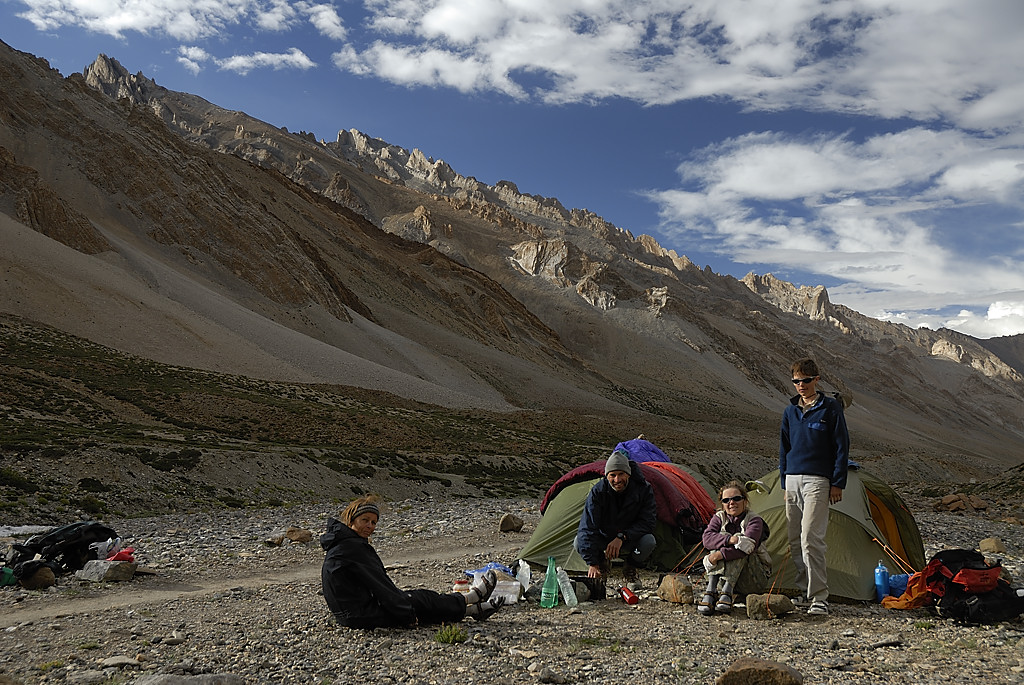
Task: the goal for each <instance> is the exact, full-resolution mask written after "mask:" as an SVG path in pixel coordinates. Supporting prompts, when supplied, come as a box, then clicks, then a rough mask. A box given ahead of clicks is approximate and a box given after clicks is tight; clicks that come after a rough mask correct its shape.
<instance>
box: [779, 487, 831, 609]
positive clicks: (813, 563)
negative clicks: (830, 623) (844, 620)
mask: <svg viewBox="0 0 1024 685" xmlns="http://www.w3.org/2000/svg"><path fill="white" fill-rule="evenodd" d="M830 488H831V483H830V482H829V480H828V478H825V477H824V476H803V475H796V474H794V475H788V474H787V475H786V522H787V528H788V532H789V554H790V557H791V558H792V559H793V565H794V566H795V567H796V577H797V584H798V585H799V586H800V587H802V588H806V591H807V594H806V597H807V599H809V600H811V601H818V602H827V601H828V570H827V569H826V567H825V533H826V532H827V531H828V507H829V504H828V494H829V489H830Z"/></svg>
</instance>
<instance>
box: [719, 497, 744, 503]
mask: <svg viewBox="0 0 1024 685" xmlns="http://www.w3.org/2000/svg"><path fill="white" fill-rule="evenodd" d="M745 499H746V497H744V496H743V495H736V496H735V497H723V498H722V504H728V503H729V502H742V501H743V500H745Z"/></svg>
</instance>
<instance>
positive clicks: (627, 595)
mask: <svg viewBox="0 0 1024 685" xmlns="http://www.w3.org/2000/svg"><path fill="white" fill-rule="evenodd" d="M619 597H622V601H623V602H625V603H626V604H636V603H637V602H639V601H640V598H639V597H637V596H636V593H634V592H633V591H632V590H630V589H629V588H628V587H626V586H625V585H623V586H622V587H620V588H619Z"/></svg>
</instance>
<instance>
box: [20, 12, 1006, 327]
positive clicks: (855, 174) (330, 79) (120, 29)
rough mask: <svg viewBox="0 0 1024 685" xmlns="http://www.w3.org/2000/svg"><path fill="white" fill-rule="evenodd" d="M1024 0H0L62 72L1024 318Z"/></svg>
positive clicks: (963, 308) (867, 305)
mask: <svg viewBox="0 0 1024 685" xmlns="http://www.w3.org/2000/svg"><path fill="white" fill-rule="evenodd" d="M1021 35H1024V2H1021V1H1020V0H971V1H970V2H965V1H963V0H899V1H894V2H886V1H884V0H873V1H869V0H840V1H836V2H828V3H824V2H812V1H809V0H803V1H801V0H775V1H773V2H751V1H749V0H692V1H690V2H683V1H682V0H660V1H659V0H648V1H644V0H634V1H633V2H628V3H627V2H622V1H621V0H559V1H558V2H551V0H333V1H320V2H317V1H308V0H303V1H300V2H296V1H294V0H259V1H257V0H201V1H200V0H0V38H2V39H3V40H4V41H5V42H6V43H8V44H9V45H11V46H13V47H14V48H17V49H19V50H22V51H25V52H29V53H32V54H34V55H37V56H39V57H43V58H45V59H47V60H48V61H49V62H50V64H51V66H53V67H55V68H56V69H58V70H59V71H60V72H61V73H62V74H64V75H65V76H66V75H68V74H70V73H73V72H76V71H81V70H82V69H83V68H84V67H85V66H86V65H88V64H89V63H91V62H92V60H93V59H95V57H96V55H98V54H99V53H104V54H106V55H108V56H110V57H113V58H115V59H117V60H118V61H119V62H121V64H123V65H124V66H125V67H126V68H127V69H128V70H129V71H130V72H133V73H135V72H140V71H141V72H142V73H144V74H145V75H146V76H149V77H150V78H153V79H155V80H156V81H157V83H159V84H161V85H163V86H165V87H167V88H171V89H173V90H180V91H186V92H189V93H194V94H196V95H200V96H202V97H204V98H206V99H207V100H210V101H211V102H213V103H215V104H217V105H220V106H222V107H227V108H230V109H238V110H242V111H244V112H246V113H248V114H250V115H253V116H256V117H258V118H260V119H263V120H265V121H267V122H269V123H272V124H275V125H278V126H285V127H287V128H288V129H289V130H291V131H300V130H303V131H311V132H313V133H314V134H316V136H317V137H318V138H324V139H327V140H334V139H335V137H336V136H337V132H338V131H339V130H341V129H352V128H355V129H359V130H360V131H363V132H364V133H367V134H368V135H370V136H374V137H377V138H382V139H384V140H386V141H388V142H389V143H393V144H395V145H399V146H402V147H405V148H408V149H412V148H419V149H420V150H422V151H423V153H424V154H426V155H427V156H429V157H433V158H435V159H443V160H445V161H446V162H448V163H449V164H450V165H451V166H452V167H453V168H454V169H455V170H456V171H458V172H459V173H461V174H463V175H466V176H474V177H476V178H477V179H478V180H480V181H483V182H485V183H489V184H494V183H496V182H498V181H499V180H509V181H512V182H514V183H516V185H517V186H518V187H519V189H520V191H521V192H524V193H530V194H536V195H544V196H548V197H557V198H558V199H559V200H560V201H561V202H562V203H563V204H564V205H566V206H567V207H582V208H586V209H589V210H591V211H593V212H595V213H596V214H599V215H601V216H603V217H604V218H605V219H607V220H608V221H611V222H612V223H614V224H616V225H618V226H621V227H622V228H625V229H628V230H629V231H630V232H632V233H633V234H634V235H640V234H643V233H646V234H649V235H652V236H654V237H655V238H656V239H657V240H658V242H659V243H661V244H662V245H663V246H664V247H667V248H670V249H674V250H676V252H678V253H679V254H684V255H686V256H687V257H689V258H690V259H691V260H693V261H694V262H695V263H697V264H698V265H700V266H703V265H706V264H707V265H710V266H711V268H712V269H713V270H715V271H717V272H719V273H723V274H731V275H734V276H736V277H742V276H743V275H744V274H746V273H747V272H749V271H754V272H755V273H759V274H763V273H768V272H771V273H773V274H775V275H776V276H777V277H779V278H782V279H785V280H789V281H792V282H794V283H796V284H797V285H819V284H821V285H825V286H827V287H828V289H829V294H830V296H831V298H832V300H833V301H834V302H838V303H842V304H845V305H847V306H849V307H852V308H853V309H856V310H858V311H860V312H863V313H864V314H867V315H868V316H873V317H876V318H880V319H886V320H892V321H897V322H901V323H905V324H907V325H909V326H921V325H927V326H929V327H930V328H939V327H941V326H946V327H949V328H953V329H956V330H959V331H962V332H964V333H968V334H970V335H974V336H977V337H981V338H987V337H992V336H999V335H1012V334H1019V333H1024V40H1021Z"/></svg>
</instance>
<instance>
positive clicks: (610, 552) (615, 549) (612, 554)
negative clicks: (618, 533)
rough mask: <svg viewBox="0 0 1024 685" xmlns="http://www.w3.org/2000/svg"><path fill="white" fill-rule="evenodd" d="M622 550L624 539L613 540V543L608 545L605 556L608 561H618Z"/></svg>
mask: <svg viewBox="0 0 1024 685" xmlns="http://www.w3.org/2000/svg"><path fill="white" fill-rule="evenodd" d="M620 549H622V539H621V538H612V541H611V542H609V543H608V546H607V547H605V548H604V556H605V558H606V559H618V558H619V550H620Z"/></svg>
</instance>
